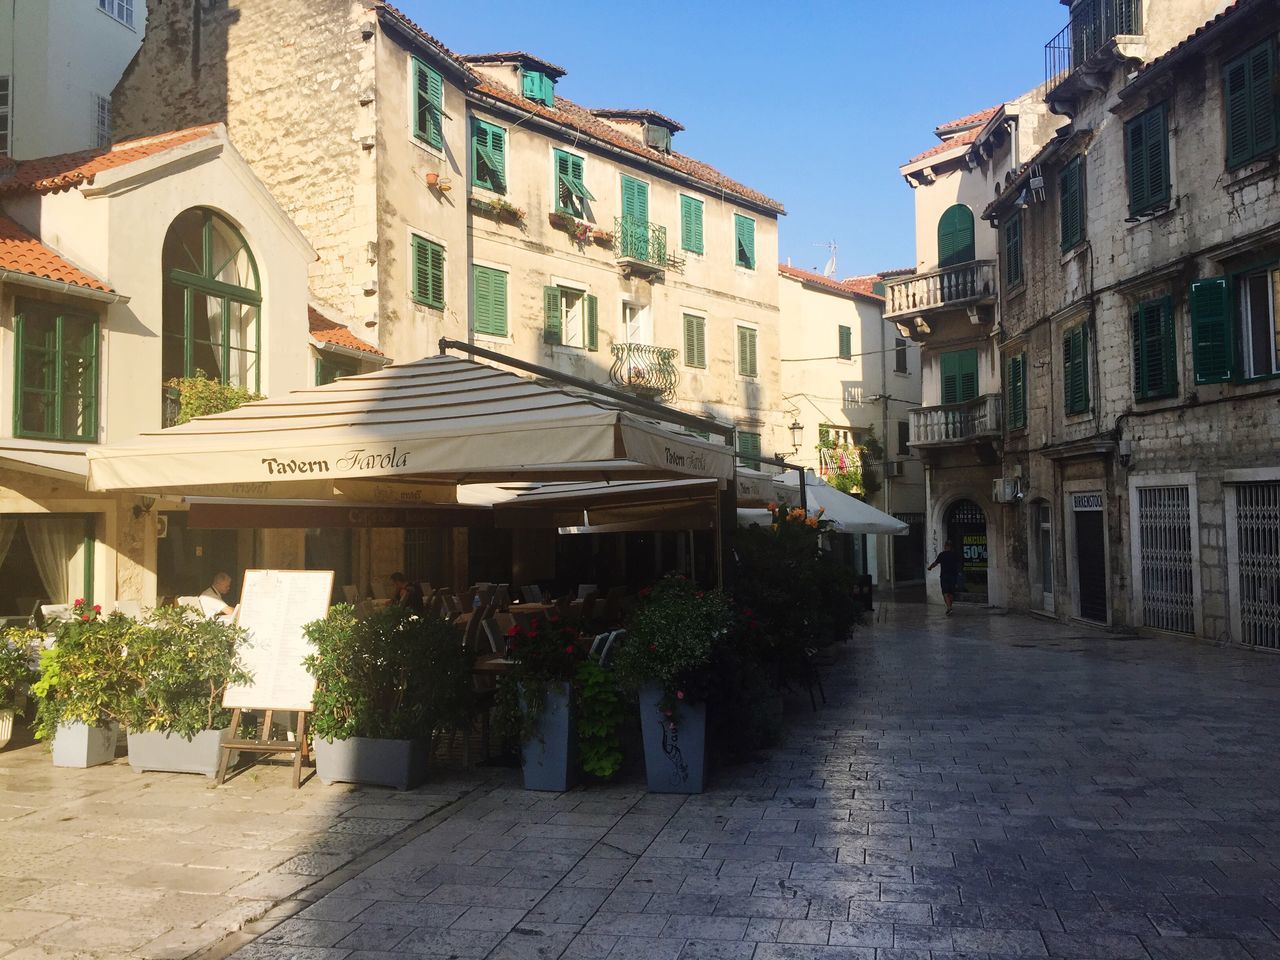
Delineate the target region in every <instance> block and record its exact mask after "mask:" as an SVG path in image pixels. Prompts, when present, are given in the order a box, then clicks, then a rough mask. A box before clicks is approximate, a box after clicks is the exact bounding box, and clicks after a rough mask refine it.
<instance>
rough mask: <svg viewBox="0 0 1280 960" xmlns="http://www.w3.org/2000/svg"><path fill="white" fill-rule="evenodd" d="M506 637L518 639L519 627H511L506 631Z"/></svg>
mask: <svg viewBox="0 0 1280 960" xmlns="http://www.w3.org/2000/svg"><path fill="white" fill-rule="evenodd" d="M507 636H508V637H518V636H520V628H519V627H512V628H511V629H510V630H508V631H507Z"/></svg>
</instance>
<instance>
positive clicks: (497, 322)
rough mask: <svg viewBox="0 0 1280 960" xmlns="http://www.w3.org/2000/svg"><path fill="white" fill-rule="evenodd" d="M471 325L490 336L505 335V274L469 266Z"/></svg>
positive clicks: (477, 331)
mask: <svg viewBox="0 0 1280 960" xmlns="http://www.w3.org/2000/svg"><path fill="white" fill-rule="evenodd" d="M471 301H472V304H473V310H474V314H473V319H472V326H473V329H474V330H475V332H476V333H486V334H488V335H489V336H491V337H505V336H506V335H507V274H506V271H504V270H495V269H494V268H493V267H482V266H479V265H475V266H473V267H472V268H471Z"/></svg>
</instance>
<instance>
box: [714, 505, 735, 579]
mask: <svg viewBox="0 0 1280 960" xmlns="http://www.w3.org/2000/svg"><path fill="white" fill-rule="evenodd" d="M716 499H717V501H718V506H719V509H717V510H716V586H717V587H718V588H719V589H721V590H732V589H733V565H732V564H730V563H729V562H728V560H729V558H731V557H732V556H733V534H734V531H736V530H737V529H738V485H737V484H736V483H726V484H725V485H724V489H723V490H720V491H718V493H717V495H716Z"/></svg>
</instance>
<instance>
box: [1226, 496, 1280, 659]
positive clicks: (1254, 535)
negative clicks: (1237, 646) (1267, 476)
mask: <svg viewBox="0 0 1280 960" xmlns="http://www.w3.org/2000/svg"><path fill="white" fill-rule="evenodd" d="M1236 537H1237V555H1238V560H1239V574H1238V576H1239V580H1238V582H1237V583H1236V589H1237V595H1238V596H1239V598H1240V640H1241V642H1243V643H1246V644H1248V645H1250V646H1255V647H1270V648H1271V649H1276V648H1277V647H1280V483H1242V484H1240V485H1239V486H1237V487H1236Z"/></svg>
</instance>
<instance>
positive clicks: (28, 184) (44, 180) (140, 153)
mask: <svg viewBox="0 0 1280 960" xmlns="http://www.w3.org/2000/svg"><path fill="white" fill-rule="evenodd" d="M217 127H218V124H216V123H210V124H205V125H203V126H199V127H189V128H187V129H185V130H174V131H172V132H170V133H161V134H158V135H156V136H154V137H143V138H141V139H139V140H124V141H121V142H120V143H117V144H113V145H112V146H110V147H99V148H97V149H94V150H82V151H80V152H78V153H63V154H59V155H57V156H53V157H40V158H38V159H35V160H22V161H19V162H18V163H17V164H15V165H14V167H13V170H12V172H11V173H10V175H9V176H8V177H2V176H0V193H15V192H18V191H26V190H34V191H36V192H37V193H52V192H56V191H58V190H69V189H71V188H72V187H78V186H79V185H80V184H82V183H93V178H94V177H95V176H96V175H97V174H99V173H102V172H103V171H104V170H111V169H113V168H115V167H122V166H124V165H125V164H126V163H133V162H134V161H135V160H142V159H144V158H146V157H150V156H153V155H155V154H157V153H163V152H164V151H165V150H171V149H172V148H174V147H177V146H181V145H182V144H184V143H191V142H193V141H195V140H199V139H201V138H203V137H207V136H209V134H210V133H212V132H213V131H214V130H215V129H217Z"/></svg>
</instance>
